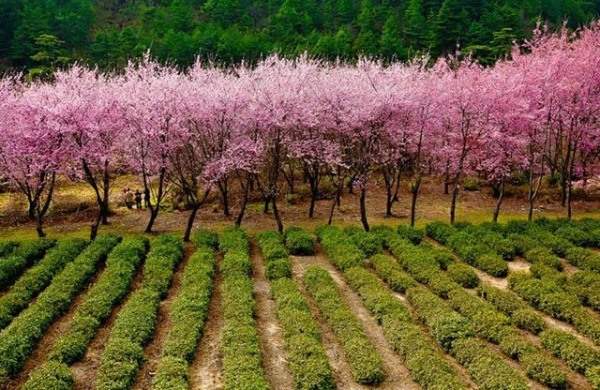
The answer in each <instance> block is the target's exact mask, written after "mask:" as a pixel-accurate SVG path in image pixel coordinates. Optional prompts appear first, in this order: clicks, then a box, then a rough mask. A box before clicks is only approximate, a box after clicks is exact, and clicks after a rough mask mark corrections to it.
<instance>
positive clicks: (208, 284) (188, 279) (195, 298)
mask: <svg viewBox="0 0 600 390" xmlns="http://www.w3.org/2000/svg"><path fill="white" fill-rule="evenodd" d="M193 241H194V243H195V244H196V246H197V248H198V249H197V250H196V252H194V254H193V255H192V256H191V258H190V260H189V262H188V264H187V266H186V268H185V270H184V273H183V278H182V281H181V289H180V291H179V293H178V294H177V297H176V298H175V300H174V301H173V303H172V306H171V308H170V318H171V328H170V329H169V333H168V334H167V337H166V339H165V342H164V345H163V347H162V348H163V349H162V354H161V358H160V360H159V362H158V367H157V370H156V375H155V377H154V380H153V383H152V388H153V389H156V390H162V389H164V390H176V389H181V390H186V389H187V388H188V386H189V384H188V367H189V364H190V362H191V361H192V359H193V358H194V352H195V351H196V346H197V344H198V340H199V339H200V336H201V334H202V329H203V327H204V323H205V321H206V316H207V314H208V306H209V303H210V297H211V293H212V288H213V275H214V272H215V264H216V262H215V253H214V252H215V249H217V246H218V236H217V235H216V234H215V233H212V232H209V231H206V230H200V231H198V232H196V233H195V235H194V238H193Z"/></svg>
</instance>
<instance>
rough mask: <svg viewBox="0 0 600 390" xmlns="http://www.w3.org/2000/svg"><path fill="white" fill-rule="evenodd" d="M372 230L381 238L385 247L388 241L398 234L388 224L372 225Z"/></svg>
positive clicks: (372, 232)
mask: <svg viewBox="0 0 600 390" xmlns="http://www.w3.org/2000/svg"><path fill="white" fill-rule="evenodd" d="M370 232H371V234H374V235H376V236H377V237H378V238H379V240H380V241H381V243H382V244H383V246H384V247H385V248H387V247H388V246H387V245H388V244H387V243H388V241H389V240H390V239H391V238H392V237H394V236H395V235H396V233H395V232H394V229H392V228H391V227H389V226H387V225H375V226H373V227H371V230H370Z"/></svg>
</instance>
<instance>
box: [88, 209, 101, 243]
mask: <svg viewBox="0 0 600 390" xmlns="http://www.w3.org/2000/svg"><path fill="white" fill-rule="evenodd" d="M101 220H102V213H98V216H97V217H96V220H95V221H94V222H93V223H92V226H91V229H90V240H92V241H94V240H95V239H96V237H97V236H98V228H99V227H100V222H101Z"/></svg>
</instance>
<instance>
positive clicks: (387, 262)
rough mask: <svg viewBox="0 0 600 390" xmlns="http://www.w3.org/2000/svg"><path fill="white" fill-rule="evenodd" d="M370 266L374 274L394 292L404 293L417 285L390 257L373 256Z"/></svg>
mask: <svg viewBox="0 0 600 390" xmlns="http://www.w3.org/2000/svg"><path fill="white" fill-rule="evenodd" d="M370 260H371V264H372V266H373V268H374V269H375V272H377V274H378V275H379V276H380V277H381V278H382V279H383V280H384V281H385V282H386V283H387V284H388V285H389V286H390V288H391V289H392V290H394V291H396V292H400V293H404V292H405V291H406V290H408V289H409V288H411V287H415V286H416V285H417V283H416V282H415V280H414V279H413V278H412V277H410V275H408V274H407V273H406V272H404V271H402V268H400V266H399V265H398V262H396V260H394V259H393V258H392V257H390V256H386V255H375V256H373V257H371V259H370Z"/></svg>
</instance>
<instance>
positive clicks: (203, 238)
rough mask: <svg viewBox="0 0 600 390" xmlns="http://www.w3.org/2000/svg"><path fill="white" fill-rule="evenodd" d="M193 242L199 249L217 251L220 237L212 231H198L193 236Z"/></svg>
mask: <svg viewBox="0 0 600 390" xmlns="http://www.w3.org/2000/svg"><path fill="white" fill-rule="evenodd" d="M192 242H193V243H194V245H196V246H197V247H198V248H209V249H212V250H217V249H218V248H219V235H218V234H217V233H215V232H213V231H211V230H207V229H198V230H196V231H195V232H194V234H193V236H192Z"/></svg>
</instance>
